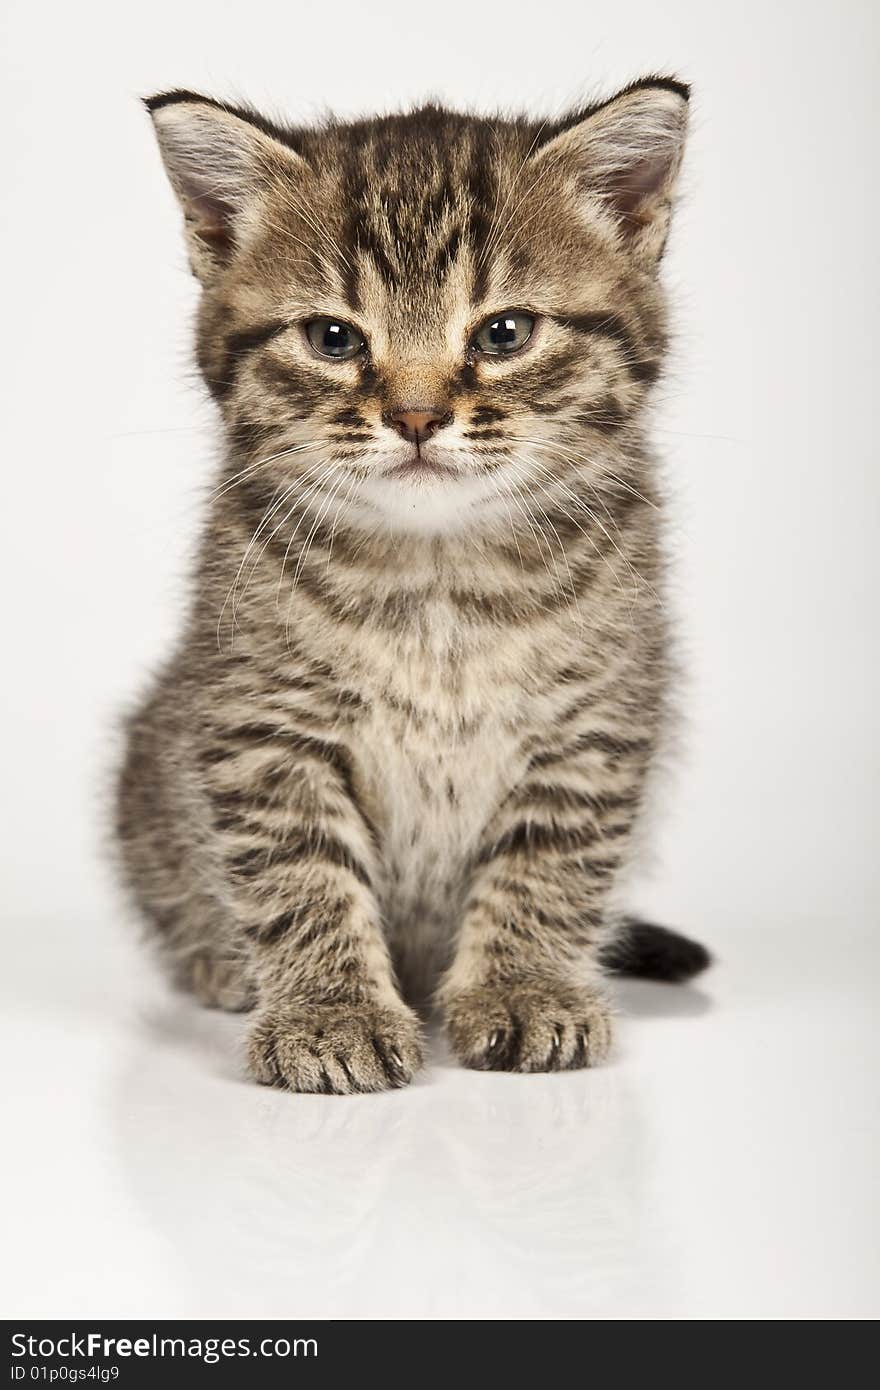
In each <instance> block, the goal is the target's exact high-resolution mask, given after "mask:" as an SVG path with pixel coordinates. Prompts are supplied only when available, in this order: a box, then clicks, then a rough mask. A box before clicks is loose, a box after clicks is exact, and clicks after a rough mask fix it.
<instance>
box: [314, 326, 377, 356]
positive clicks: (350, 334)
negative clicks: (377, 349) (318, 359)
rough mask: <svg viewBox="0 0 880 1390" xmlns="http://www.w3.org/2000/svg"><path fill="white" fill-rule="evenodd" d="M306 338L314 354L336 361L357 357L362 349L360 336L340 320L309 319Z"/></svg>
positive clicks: (362, 342) (362, 344)
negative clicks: (332, 358)
mask: <svg viewBox="0 0 880 1390" xmlns="http://www.w3.org/2000/svg"><path fill="white" fill-rule="evenodd" d="M306 337H307V338H308V340H309V342H310V343H311V345H312V347H313V348H314V349H315V352H317V353H320V355H321V356H322V357H334V358H336V360H337V361H340V360H344V359H346V358H349V357H357V355H358V353H359V352H362V351H363V348H364V340H363V337H362V335H361V334H360V333H359V332H358V331H357V329H356V328H352V326H351V324H350V323H343V322H342V320H341V319H311V320H310V321H309V322H308V323H307V324H306Z"/></svg>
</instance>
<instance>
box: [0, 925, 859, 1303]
mask: <svg viewBox="0 0 880 1390" xmlns="http://www.w3.org/2000/svg"><path fill="white" fill-rule="evenodd" d="M11 939H12V940H13V942H14V943H16V951H17V953H18V958H17V960H16V962H15V964H14V967H13V968H12V969H9V970H8V971H7V972H6V974H5V979H4V984H3V993H4V1005H5V1007H4V1024H3V1028H4V1038H3V1043H4V1045H3V1062H4V1067H5V1068H7V1069H8V1078H7V1080H6V1093H7V1095H8V1096H9V1097H10V1099H9V1100H8V1101H7V1111H6V1113H7V1120H8V1123H7V1125H6V1140H5V1143H4V1166H5V1168H6V1169H7V1172H8V1173H9V1176H7V1178H6V1181H5V1182H4V1184H3V1187H4V1193H5V1195H6V1196H7V1197H9V1198H11V1202H10V1205H11V1211H10V1212H9V1213H8V1214H7V1217H6V1219H5V1221H4V1230H5V1240H4V1244H5V1245H6V1251H7V1258H6V1259H5V1260H4V1266H5V1269H6V1272H7V1273H6V1276H5V1277H7V1278H8V1279H9V1282H10V1285H11V1287H9V1288H8V1289H7V1290H6V1291H5V1293H4V1298H3V1310H4V1314H5V1315H6V1316H7V1317H13V1316H22V1317H24V1316H29V1317H86V1316H89V1317H97V1316H100V1317H104V1318H109V1317H127V1316H140V1317H145V1318H153V1317H155V1318H159V1317H198V1316H211V1317H216V1318H223V1317H230V1318H231V1317H261V1316H273V1317H285V1316H290V1317H353V1318H398V1319H399V1318H535V1319H544V1318H867V1317H876V1316H877V1315H878V1313H880V1269H878V1249H880V1243H878V1240H877V1235H878V1230H877V1224H878V1223H877V1197H876V1177H877V1167H876V1164H877V1153H878V1142H877V1141H878V1130H880V1126H878V1085H877V1077H878V1071H880V1046H878V1031H877V1023H876V1018H877V992H878V991H877V980H878V971H877V966H878V943H877V938H876V936H874V937H873V938H872V937H871V936H870V935H869V934H868V933H867V932H865V933H859V932H856V931H852V932H849V933H845V932H842V931H840V930H835V931H832V930H831V929H829V930H828V931H827V932H822V931H820V930H819V929H817V928H815V927H814V928H811V929H809V930H807V929H801V930H797V931H796V930H795V929H794V928H790V929H785V930H783V929H781V928H779V929H775V930H771V931H766V932H759V931H757V930H738V931H730V932H727V933H723V932H721V933H718V934H716V935H715V937H714V938H713V940H712V945H713V946H714V947H715V949H717V951H718V954H719V957H720V958H721V961H722V964H720V965H719V966H718V967H717V968H716V969H715V970H714V971H713V972H712V973H711V974H710V975H707V976H706V977H704V981H703V982H702V983H701V984H700V986H699V988H690V989H685V988H680V989H676V988H669V987H664V986H648V985H628V986H627V987H625V988H623V989H621V991H620V1005H621V1013H622V1018H621V1022H620V1028H619V1039H620V1041H619V1048H618V1054H617V1058H616V1060H615V1062H614V1063H613V1064H612V1065H610V1066H607V1067H605V1068H603V1069H602V1070H600V1071H596V1072H594V1073H587V1072H578V1073H572V1074H567V1075H559V1076H548V1077H516V1076H504V1075H494V1076H493V1075H481V1074H474V1073H466V1072H463V1071H461V1070H459V1069H457V1068H456V1067H454V1066H452V1065H451V1064H450V1063H449V1062H448V1060H447V1059H446V1058H445V1057H444V1055H443V1053H442V1050H441V1049H440V1047H439V1046H438V1047H437V1049H436V1050H435V1055H434V1057H433V1059H432V1063H431V1066H430V1068H429V1069H428V1071H427V1072H426V1073H425V1075H424V1076H423V1078H422V1079H421V1081H420V1082H419V1083H418V1084H417V1085H415V1086H414V1087H413V1088H411V1089H410V1090H408V1091H403V1092H397V1093H394V1094H389V1095H386V1096H379V1097H366V1096H365V1097H352V1098H337V1097H322V1096H318V1097H310V1096H309V1097H297V1096H290V1095H284V1094H280V1093H277V1092H273V1091H267V1090H262V1089H260V1088H258V1087H255V1086H252V1085H250V1084H248V1083H246V1082H245V1081H244V1079H243V1077H242V1074H241V1071H240V1066H239V1056H240V1042H241V1037H242V1032H243V1028H244V1026H245V1025H244V1023H243V1021H242V1020H240V1019H234V1018H229V1017H221V1016H219V1015H216V1014H210V1013H205V1012H202V1011H200V1010H198V1009H197V1008H196V1007H195V1006H193V1005H190V1004H189V1003H188V1002H186V1001H184V1000H181V999H178V998H174V997H172V996H170V995H169V994H167V993H166V992H165V990H164V988H163V987H162V986H161V985H160V984H159V983H158V982H157V981H156V980H154V979H153V978H151V977H150V975H149V973H148V972H147V971H146V970H145V969H144V966H143V963H142V962H141V961H140V958H139V957H138V956H137V955H136V953H135V952H134V951H133V950H131V949H129V946H128V945H127V944H126V942H125V940H124V938H123V937H122V935H121V933H118V932H115V931H113V930H111V928H110V927H109V926H108V927H107V928H101V929H100V930H99V929H97V928H96V927H95V925H94V924H90V927H89V931H88V933H87V934H86V933H85V932H82V931H80V930H79V929H78V928H77V926H76V924H74V923H70V924H65V925H64V926H63V927H62V925H60V924H55V925H52V926H49V925H45V924H43V925H39V924H29V925H27V927H24V926H22V927H21V928H20V929H19V930H17V931H16V932H15V933H13V934H12V938H11ZM84 941H88V943H89V944H88V952H87V953H86V952H85V950H84V947H83V944H82V943H83V942H84ZM136 963H137V969H135V964H136ZM10 1170H11V1172H10ZM10 1254H11V1255H12V1258H10Z"/></svg>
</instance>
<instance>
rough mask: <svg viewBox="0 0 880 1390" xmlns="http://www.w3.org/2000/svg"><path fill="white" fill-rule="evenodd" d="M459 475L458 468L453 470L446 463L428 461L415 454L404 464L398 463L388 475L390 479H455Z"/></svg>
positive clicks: (421, 455)
mask: <svg viewBox="0 0 880 1390" xmlns="http://www.w3.org/2000/svg"><path fill="white" fill-rule="evenodd" d="M457 475H458V469H457V468H451V467H450V466H449V465H448V464H446V463H438V462H437V461H436V460H433V459H428V458H426V457H425V455H424V454H423V453H422V454H413V455H412V457H411V458H408V459H404V461H403V463H396V464H395V465H394V467H393V468H390V469H389V470H388V472H387V474H386V477H388V478H407V479H416V478H454V477H456V476H457Z"/></svg>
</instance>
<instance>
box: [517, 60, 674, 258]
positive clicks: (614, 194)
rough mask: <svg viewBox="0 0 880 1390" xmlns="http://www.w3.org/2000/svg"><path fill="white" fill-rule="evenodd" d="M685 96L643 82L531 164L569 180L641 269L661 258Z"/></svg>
mask: <svg viewBox="0 0 880 1390" xmlns="http://www.w3.org/2000/svg"><path fill="white" fill-rule="evenodd" d="M689 95H690V92H689V88H688V87H687V86H685V85H684V83H682V82H676V81H675V80H674V79H672V78H659V77H647V78H644V79H643V80H642V81H641V82H635V83H633V84H632V86H630V87H627V88H626V89H625V90H624V91H622V92H620V93H619V94H618V95H617V96H616V97H612V98H611V100H610V101H606V102H603V104H602V105H601V106H598V107H593V108H592V109H591V110H589V111H587V112H585V113H583V114H582V115H579V116H575V117H573V118H572V119H571V121H570V122H569V123H568V124H567V125H566V128H565V129H564V130H563V131H562V132H561V133H560V134H558V135H556V136H554V137H553V139H552V140H549V141H548V142H547V144H546V145H543V146H542V147H541V148H540V149H539V150H538V152H537V154H536V155H535V156H534V160H535V162H536V163H538V164H543V165H544V166H545V167H547V163H548V161H552V162H553V163H554V164H556V165H558V166H559V168H560V169H561V170H562V171H566V172H568V173H570V175H571V177H572V178H573V179H574V180H575V183H576V186H577V188H578V192H579V193H580V195H581V196H584V197H586V198H594V199H597V200H599V201H600V202H601V204H602V205H603V206H605V207H606V208H608V209H609V210H610V211H611V212H612V213H613V215H614V216H615V218H616V220H617V224H618V230H619V233H620V237H621V239H622V241H623V243H624V244H625V245H626V246H627V248H628V249H629V251H630V253H631V255H632V256H633V258H634V259H635V260H636V261H637V262H638V263H639V264H640V265H641V266H642V267H643V268H645V269H653V267H654V266H656V264H657V262H658V261H659V259H660V257H661V255H662V254H663V248H664V246H665V244H666V237H667V234H668V231H669V221H670V216H671V213H672V196H673V193H674V190H675V183H676V179H677V177H678V171H679V167H680V165H681V158H682V154H683V153H684V143H685V136H686V134H687V115H688V97H689Z"/></svg>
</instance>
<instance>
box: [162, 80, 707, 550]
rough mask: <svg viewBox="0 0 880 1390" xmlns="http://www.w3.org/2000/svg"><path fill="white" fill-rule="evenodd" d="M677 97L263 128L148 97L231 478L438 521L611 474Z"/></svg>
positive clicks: (634, 376) (494, 516)
mask: <svg viewBox="0 0 880 1390" xmlns="http://www.w3.org/2000/svg"><path fill="white" fill-rule="evenodd" d="M618 108H621V109H618ZM684 110H685V99H684V96H683V94H682V92H681V90H680V89H678V88H676V87H675V86H674V85H671V84H670V85H661V86H648V87H643V88H638V89H636V90H635V91H632V92H630V93H628V94H625V95H623V96H621V97H620V98H617V99H616V101H615V102H612V103H610V104H609V105H608V106H606V107H604V108H602V109H601V110H600V111H598V112H596V113H595V114H592V115H589V116H587V117H586V118H584V119H581V120H579V121H574V122H571V123H566V124H564V125H563V127H562V128H560V127H559V126H556V127H554V128H553V129H552V130H549V131H547V130H545V129H542V128H539V127H538V126H536V125H531V124H528V123H525V122H521V123H518V122H497V123H492V122H489V121H484V120H479V119H475V118H468V117H462V116H455V115H452V114H449V113H444V112H439V111H435V110H426V111H421V112H416V113H414V114H412V115H410V116H400V117H391V118H386V119H383V120H377V121H374V122H368V123H361V124H357V125H352V126H336V127H331V128H330V129H328V130H325V131H313V132H286V133H285V134H284V140H283V141H282V140H279V139H277V138H276V137H275V134H273V133H272V132H271V131H270V129H269V128H267V127H265V126H263V125H260V124H257V125H255V124H253V123H251V122H250V121H245V120H243V119H242V118H241V117H240V115H237V114H232V113H230V112H228V111H224V110H220V109H218V108H215V107H213V106H211V105H209V104H206V103H204V102H196V100H195V99H187V98H180V97H175V98H171V99H165V100H162V101H161V102H160V103H157V104H154V117H155V119H156V122H157V126H158V127H159V131H160V138H161V140H162V146H163V153H164V155H165V158H166V163H167V165H168V167H169V171H170V172H171V175H172V179H173V181H174V182H175V184H176V186H177V188H178V191H179V193H180V194H181V197H182V199H183V201H184V206H185V208H186V210H187V214H188V226H189V231H190V249H191V256H192V260H193V264H194V267H195V269H196V271H197V273H198V274H199V275H200V277H201V278H202V280H203V283H204V285H205V296H204V300H203V306H202V311H201V320H200V339H199V352H200V362H201V365H202V368H203V371H204V372H205V376H206V378H207V380H208V382H209V385H210V386H211V388H212V390H213V391H214V394H215V395H216V396H217V398H218V400H219V401H220V403H221V407H222V409H223V412H224V415H225V418H226V420H227V422H228V426H229V428H230V431H231V435H232V438H233V439H234V440H235V441H236V442H237V443H238V444H239V454H240V456H241V461H240V463H239V465H238V467H239V469H241V468H245V469H247V470H248V471H247V473H246V475H245V477H244V478H243V479H242V480H241V482H240V483H239V486H241V487H243V488H245V489H249V490H250V491H251V492H252V493H253V494H254V495H255V496H256V497H257V499H258V500H263V501H264V502H265V505H267V506H269V505H274V499H277V498H278V497H279V496H281V497H284V498H285V502H284V503H283V504H282V505H283V506H292V505H296V506H297V508H300V507H302V506H306V507H308V508H310V509H311V510H313V511H315V513H316V515H317V514H323V515H324V516H327V517H330V518H332V517H335V516H344V517H345V518H346V519H347V520H349V521H351V522H355V523H357V524H360V525H363V526H366V527H376V526H390V527H393V528H401V529H407V530H415V531H422V532H425V533H436V532H442V531H455V530H462V529H466V528H474V527H491V526H493V525H495V524H503V523H504V521H505V520H506V521H507V522H508V524H509V520H510V518H511V515H512V513H513V512H516V511H519V513H522V512H523V509H524V508H525V509H526V510H528V509H530V508H534V507H535V506H536V505H540V500H539V501H538V502H537V503H536V499H541V498H542V497H543V498H545V499H546V498H547V497H554V498H555V500H557V501H558V500H559V498H560V497H563V496H564V495H565V492H566V491H568V490H573V489H575V488H577V487H578V485H579V480H580V479H582V477H583V475H585V474H592V475H593V476H594V481H595V479H596V478H597V477H599V476H600V475H601V473H602V472H603V470H607V469H610V468H611V467H613V465H614V462H615V461H616V456H617V453H618V452H619V451H617V450H615V448H614V445H615V444H616V443H617V442H619V441H620V438H621V436H623V435H625V432H626V430H627V428H628V426H629V425H630V424H631V423H632V422H633V421H634V420H635V418H636V416H637V414H638V412H639V409H640V407H641V405H642V402H643V400H644V396H645V392H646V390H647V389H648V387H649V385H650V383H651V382H652V381H653V380H654V378H655V377H656V374H657V371H658V368H659V361H660V354H661V352H662V347H663V326H662V311H661V304H660V299H659V294H658V290H657V287H656V282H655V278H654V271H655V267H656V263H657V260H658V259H659V254H660V251H661V250H662V245H663V241H664V239H665V234H666V227H667V222H668V206H669V194H670V187H671V183H672V180H673V178H674V175H675V171H676V168H677V164H678V158H679V153H680V147H681V140H682V136H683V129H684ZM639 131H641V132H642V137H641V144H640V143H639V135H638V132H639ZM218 190H219V192H218ZM279 490H280V491H279ZM281 514H283V513H281Z"/></svg>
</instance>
